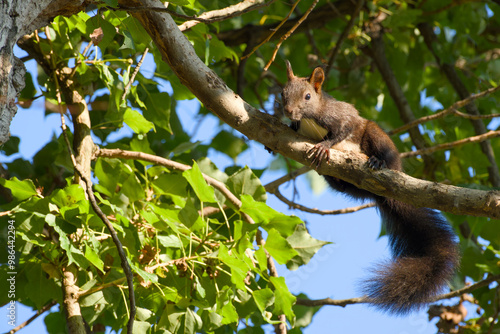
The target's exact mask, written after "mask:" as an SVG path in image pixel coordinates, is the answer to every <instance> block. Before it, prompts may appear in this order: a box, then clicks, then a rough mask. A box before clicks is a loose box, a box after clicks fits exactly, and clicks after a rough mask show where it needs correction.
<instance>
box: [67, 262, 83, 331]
mask: <svg viewBox="0 0 500 334" xmlns="http://www.w3.org/2000/svg"><path fill="white" fill-rule="evenodd" d="M63 274H64V275H63V282H62V283H63V284H62V287H63V303H64V310H65V313H66V326H67V328H68V332H69V333H70V334H87V333H88V332H89V330H88V326H86V324H85V322H84V320H83V317H82V313H81V311H80V304H79V303H78V297H79V292H80V289H79V287H78V285H76V281H77V275H78V270H77V268H76V266H75V265H74V264H72V265H70V266H68V267H66V268H65V270H64V273H63Z"/></svg>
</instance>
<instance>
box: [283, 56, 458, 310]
mask: <svg viewBox="0 0 500 334" xmlns="http://www.w3.org/2000/svg"><path fill="white" fill-rule="evenodd" d="M286 68H287V77H288V82H287V84H286V85H285V87H284V88H283V92H282V98H283V109H284V113H285V116H287V117H288V118H289V119H290V120H291V121H292V124H291V127H292V128H293V129H294V130H295V131H297V132H298V133H299V134H301V135H303V136H305V137H308V138H310V139H312V140H316V141H318V143H317V144H316V145H315V146H314V147H313V148H312V149H310V150H309V151H308V152H307V154H308V155H309V157H310V158H313V160H312V163H313V165H319V164H320V163H321V162H322V161H324V160H328V159H329V158H330V148H335V149H340V150H344V151H346V150H349V151H355V152H358V153H363V154H365V155H367V156H368V157H369V159H368V162H367V163H368V166H369V167H370V168H372V169H374V170H379V169H382V168H390V169H393V170H397V171H402V170H403V168H402V164H401V159H400V157H399V151H398V149H397V148H396V146H395V145H394V143H393V142H392V140H391V139H390V138H389V136H388V135H387V134H386V133H385V132H384V131H383V130H382V129H381V128H380V127H379V126H378V125H377V124H376V123H375V122H373V121H370V120H367V119H365V118H362V117H361V116H359V113H358V111H357V110H356V108H354V106H353V105H351V104H349V103H346V102H342V101H337V100H336V99H334V98H333V97H331V96H329V95H328V94H327V93H325V92H323V91H322V90H321V86H322V84H323V81H324V79H325V73H324V71H323V69H322V68H321V67H316V68H315V69H314V70H313V72H312V74H311V76H310V77H308V78H300V77H296V76H295V75H294V74H293V71H292V67H291V64H290V62H289V61H286ZM323 177H324V178H325V179H326V181H327V182H328V184H329V185H330V186H331V187H332V188H333V189H334V190H337V191H340V192H342V193H344V194H346V195H348V196H350V197H352V198H354V199H362V200H365V199H372V200H374V201H375V203H376V205H377V208H378V211H379V213H380V215H381V217H382V220H383V221H384V222H385V226H386V231H387V235H388V237H389V246H390V249H391V252H392V256H393V258H392V260H389V261H386V262H383V263H381V264H380V267H378V268H376V269H375V271H374V272H375V274H374V276H373V277H371V278H368V279H367V280H365V281H364V282H363V284H362V291H363V292H364V293H365V294H366V295H367V298H368V302H369V303H371V304H373V305H375V306H376V307H378V308H379V309H381V310H383V311H386V312H389V313H392V314H398V315H404V314H407V313H409V312H411V311H415V310H418V309H421V308H422V307H423V306H425V305H426V304H428V303H429V302H431V301H432V297H434V296H436V295H437V294H438V293H440V292H441V291H442V290H443V289H444V287H445V286H446V285H447V283H448V281H449V280H450V279H451V278H452V276H453V275H454V273H455V270H456V268H457V266H458V263H459V252H458V246H457V243H456V236H455V234H454V232H453V230H452V228H451V226H450V225H449V224H448V222H447V221H446V220H445V219H444V217H442V215H441V214H440V213H438V212H437V211H434V210H432V209H429V208H417V207H415V206H413V205H411V204H407V203H404V202H401V201H398V200H396V199H392V198H386V197H382V196H379V195H375V194H373V193H371V192H369V191H367V190H364V189H360V188H358V187H356V186H355V185H353V184H351V183H348V182H345V181H343V180H341V179H338V178H335V177H332V176H329V175H324V176H323Z"/></svg>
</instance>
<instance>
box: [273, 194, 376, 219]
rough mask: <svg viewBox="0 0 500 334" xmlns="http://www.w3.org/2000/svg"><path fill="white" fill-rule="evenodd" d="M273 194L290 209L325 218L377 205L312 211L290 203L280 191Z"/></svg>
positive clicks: (370, 204)
mask: <svg viewBox="0 0 500 334" xmlns="http://www.w3.org/2000/svg"><path fill="white" fill-rule="evenodd" d="M273 194H274V195H275V196H276V197H278V198H279V199H280V200H281V201H282V202H284V203H285V204H287V205H288V206H290V207H292V208H294V209H298V210H300V211H304V212H309V213H314V214H318V215H322V216H324V215H340V214H346V213H353V212H356V211H360V210H363V209H367V208H373V207H374V206H375V203H367V204H363V205H359V206H354V207H350V208H344V209H338V210H319V209H311V208H308V207H306V206H304V205H301V204H298V203H295V202H292V201H290V200H289V199H288V198H286V197H285V196H283V195H282V194H281V192H280V191H279V190H278V189H276V190H275V192H274V193H273Z"/></svg>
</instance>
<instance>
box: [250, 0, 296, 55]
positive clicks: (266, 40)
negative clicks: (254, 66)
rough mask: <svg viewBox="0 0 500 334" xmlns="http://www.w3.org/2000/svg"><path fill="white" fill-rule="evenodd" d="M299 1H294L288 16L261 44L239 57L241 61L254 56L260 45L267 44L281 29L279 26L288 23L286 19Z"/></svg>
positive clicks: (287, 17)
mask: <svg viewBox="0 0 500 334" xmlns="http://www.w3.org/2000/svg"><path fill="white" fill-rule="evenodd" d="M299 2H300V0H297V1H295V3H294V4H293V5H292V9H291V10H290V12H289V13H288V15H287V16H286V17H285V18H284V19H283V20H282V21H281V22H280V23H279V24H278V25H277V26H276V27H275V28H274V29H273V30H272V31H271V33H270V34H269V35H268V36H267V37H266V38H265V39H264V40H263V41H262V42H261V43H259V45H257V46H256V47H254V48H253V49H252V51H250V53H248V54H246V55H244V56H242V57H241V59H245V58H248V57H250V56H251V55H252V54H254V52H255V51H257V50H258V49H259V48H260V47H261V46H262V45H264V44H266V43H267V42H269V40H270V39H271V38H272V37H273V36H274V34H276V32H277V31H278V30H279V29H280V28H281V26H282V25H283V24H285V23H286V21H288V19H289V18H290V16H291V15H292V13H293V11H294V10H295V7H297V5H298V4H299Z"/></svg>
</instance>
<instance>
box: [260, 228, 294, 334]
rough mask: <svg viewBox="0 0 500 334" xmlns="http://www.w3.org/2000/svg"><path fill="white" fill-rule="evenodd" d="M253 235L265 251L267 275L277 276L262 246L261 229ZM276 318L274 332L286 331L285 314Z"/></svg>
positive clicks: (282, 333)
mask: <svg viewBox="0 0 500 334" xmlns="http://www.w3.org/2000/svg"><path fill="white" fill-rule="evenodd" d="M255 237H256V242H257V245H259V246H260V247H262V249H263V250H264V252H265V253H266V258H267V269H268V270H269V275H270V276H272V277H279V274H278V270H277V269H276V264H275V263H274V260H273V258H272V257H271V255H270V254H269V252H268V251H267V249H265V248H264V245H265V244H266V241H265V240H264V238H262V232H261V230H257V233H256V235H255ZM278 320H279V321H280V323H279V324H276V325H274V330H275V333H276V334H286V333H287V328H286V315H284V314H280V315H278Z"/></svg>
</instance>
